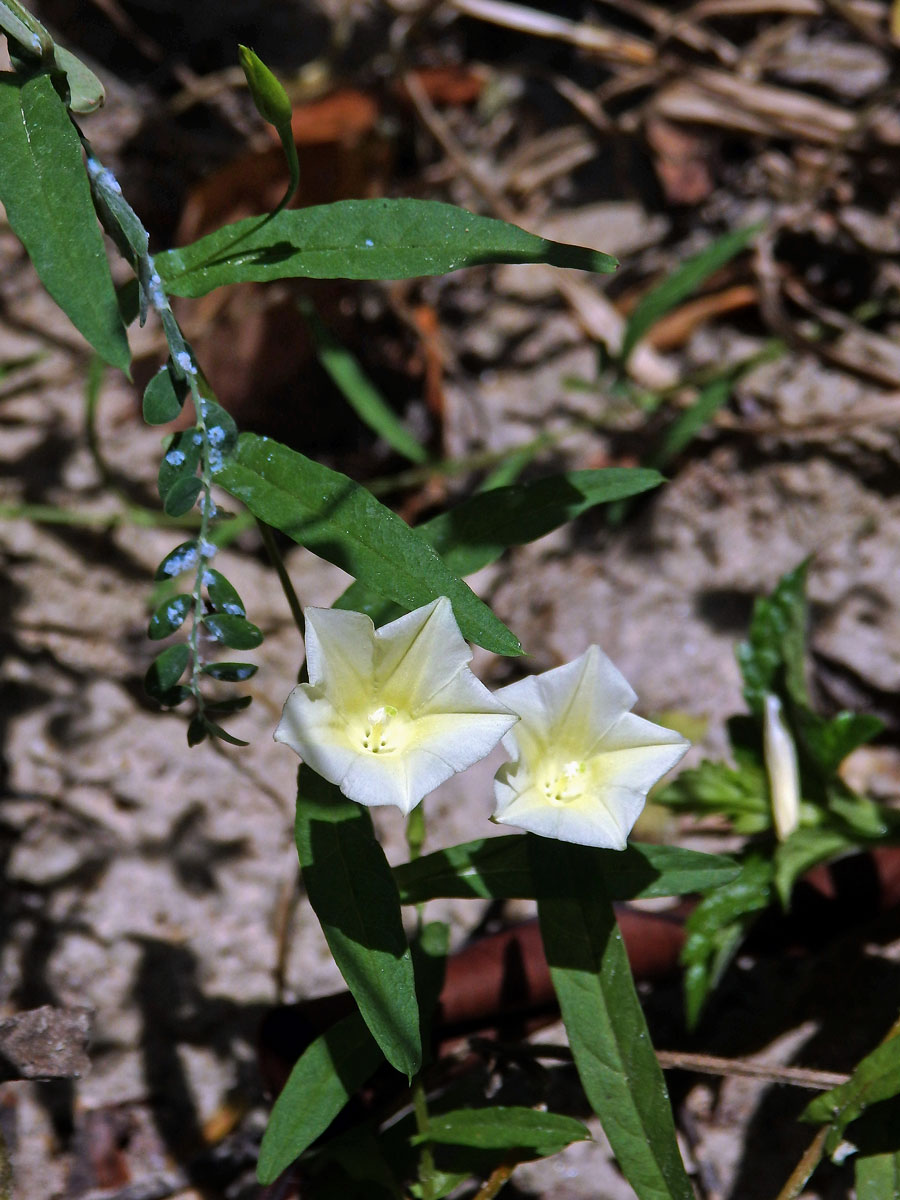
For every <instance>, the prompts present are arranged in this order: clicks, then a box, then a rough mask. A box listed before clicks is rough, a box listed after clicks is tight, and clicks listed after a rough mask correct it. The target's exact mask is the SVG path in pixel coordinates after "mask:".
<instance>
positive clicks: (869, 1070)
mask: <svg viewBox="0 0 900 1200" xmlns="http://www.w3.org/2000/svg"><path fill="white" fill-rule="evenodd" d="M898 1094H900V1037H897V1036H893V1037H889V1038H888V1039H887V1041H884V1042H882V1043H881V1045H880V1046H877V1047H876V1048H875V1049H874V1050H873V1051H872V1053H871V1054H867V1055H866V1057H865V1058H864V1059H863V1060H862V1061H861V1062H860V1063H859V1065H858V1066H857V1068H856V1070H855V1071H854V1072H853V1074H852V1076H851V1077H850V1079H849V1080H848V1081H847V1082H846V1083H842V1084H841V1085H840V1086H839V1087H836V1088H832V1090H831V1091H830V1092H823V1094H822V1095H821V1096H816V1098H815V1099H814V1100H811V1101H810V1103H809V1104H808V1105H807V1106H806V1108H805V1109H804V1110H803V1112H802V1113H801V1114H800V1120H801V1121H810V1122H815V1123H817V1124H820V1125H829V1126H830V1128H829V1131H828V1136H827V1138H826V1140H825V1151H826V1153H828V1154H833V1153H834V1151H835V1149H836V1148H837V1146H838V1144H839V1143H840V1141H841V1138H842V1137H843V1135H844V1130H845V1129H846V1128H847V1126H848V1125H849V1124H850V1122H851V1121H855V1120H856V1118H857V1117H859V1116H861V1115H862V1113H864V1112H865V1111H866V1109H867V1108H869V1106H870V1105H873V1104H877V1103H878V1102H879V1101H882V1100H890V1099H891V1098H892V1097H893V1096H896V1095H898Z"/></svg>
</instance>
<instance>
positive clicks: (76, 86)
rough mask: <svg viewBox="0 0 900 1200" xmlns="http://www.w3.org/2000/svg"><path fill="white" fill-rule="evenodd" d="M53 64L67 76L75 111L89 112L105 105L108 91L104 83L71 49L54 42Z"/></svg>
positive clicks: (71, 102) (70, 102) (70, 103)
mask: <svg viewBox="0 0 900 1200" xmlns="http://www.w3.org/2000/svg"><path fill="white" fill-rule="evenodd" d="M53 65H54V66H55V67H56V69H57V71H60V72H62V74H63V75H65V77H66V86H67V87H68V89H69V101H68V107H69V108H70V109H71V110H72V112H74V113H78V114H87V113H92V112H96V111H97V109H98V108H101V107H102V106H103V102H104V100H105V99H106V91H105V89H104V87H103V84H102V83H101V82H100V80H99V79H98V78H97V76H96V75H95V74H94V72H93V71H92V70H91V69H90V67H88V66H86V65H85V64H84V63H83V62H82V61H81V59H80V58H76V57H75V55H74V54H73V53H72V52H71V50H66V48H65V47H64V46H60V45H58V44H56V43H54V46H53Z"/></svg>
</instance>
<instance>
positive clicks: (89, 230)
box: [0, 74, 131, 372]
mask: <svg viewBox="0 0 900 1200" xmlns="http://www.w3.org/2000/svg"><path fill="white" fill-rule="evenodd" d="M0 161H2V163H3V169H2V171H0V201H2V203H3V205H4V207H5V208H6V215H7V217H8V218H9V223H10V225H11V226H12V228H13V230H14V231H15V233H16V235H17V236H18V237H19V238H20V239H21V241H22V243H23V244H24V246H25V249H26V250H27V251H28V254H29V257H30V258H31V261H32V262H33V263H34V266H35V269H36V271H37V273H38V275H39V276H40V279H41V282H42V283H43V285H44V287H45V288H46V289H47V291H48V292H49V293H50V295H51V296H52V297H53V299H54V300H55V301H56V303H57V304H58V305H59V306H60V308H61V309H62V310H63V312H64V313H65V314H66V316H67V317H68V318H69V320H70V321H71V322H72V323H73V325H75V327H76V328H77V329H78V330H79V332H80V333H82V334H83V335H84V337H85V338H86V339H87V340H88V341H89V342H90V344H91V345H92V346H93V347H94V349H95V350H96V351H97V353H98V354H99V355H100V356H101V357H102V358H103V359H104V360H105V361H106V362H108V363H110V364H111V365H112V366H114V367H119V368H120V369H121V370H122V371H126V372H127V371H128V367H129V363H130V361H131V356H130V353H129V349H128V340H127V338H126V336H125V329H124V326H123V325H122V320H121V318H120V316H119V307H118V304H117V302H116V293H115V289H114V287H113V282H112V277H111V275H110V272H109V263H108V262H107V259H106V251H105V249H104V246H103V238H102V236H101V233H100V226H99V225H98V224H97V218H96V215H95V213H94V206H93V204H92V202H91V193H90V188H89V186H88V181H87V176H86V175H85V170H84V163H83V161H82V157H81V145H80V143H79V141H78V135H77V134H76V132H75V129H74V127H73V125H72V122H71V121H70V119H69V114H68V113H67V112H66V108H65V105H64V104H63V102H62V100H60V98H59V96H58V95H57V94H56V90H55V88H54V87H53V84H52V83H51V81H50V76H49V75H44V74H41V75H35V76H32V77H31V78H30V79H22V78H20V77H19V76H17V75H10V74H6V75H2V74H0Z"/></svg>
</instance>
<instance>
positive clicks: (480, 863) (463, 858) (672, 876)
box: [394, 834, 740, 904]
mask: <svg viewBox="0 0 900 1200" xmlns="http://www.w3.org/2000/svg"><path fill="white" fill-rule="evenodd" d="M590 853H591V854H592V855H593V859H594V869H595V870H596V871H597V873H598V874H601V875H602V876H603V878H604V879H605V881H606V889H607V893H608V895H609V896H610V898H611V899H613V900H635V899H639V898H640V899H647V898H649V897H655V896H681V895H684V894H685V893H687V892H700V891H705V890H706V889H707V888H713V887H718V886H719V885H721V884H723V883H729V882H730V881H731V880H733V879H736V878H737V876H738V875H739V874H740V867H739V866H738V864H737V863H736V862H734V861H733V860H732V859H730V858H724V857H722V856H720V855H718V854H701V853H699V852H698V851H696V850H682V849H681V848H680V847H678V846H654V845H652V844H650V843H641V842H632V843H631V845H630V846H629V847H628V848H627V849H626V850H593V851H591V852H590ZM394 879H395V880H396V881H397V886H398V887H399V889H400V901H401V903H403V904H422V903H424V902H425V901H426V900H435V899H438V898H447V897H468V896H472V897H478V898H480V899H483V900H533V899H535V898H536V896H537V885H536V882H535V880H534V877H533V875H532V872H531V864H530V859H529V850H528V838H527V837H526V836H524V835H522V834H507V835H505V836H502V837H494V838H481V839H480V840H478V841H475V842H465V843H463V844H462V845H459V846H449V847H447V849H445V850H436V851H435V852H434V853H433V854H426V855H424V856H423V857H422V858H417V859H415V860H414V861H413V862H408V863H401V864H400V866H397V867H394Z"/></svg>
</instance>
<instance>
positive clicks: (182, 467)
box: [156, 429, 200, 515]
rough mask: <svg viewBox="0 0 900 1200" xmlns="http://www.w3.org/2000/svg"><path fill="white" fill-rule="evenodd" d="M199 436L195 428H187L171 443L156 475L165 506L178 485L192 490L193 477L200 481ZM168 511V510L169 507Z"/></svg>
mask: <svg viewBox="0 0 900 1200" xmlns="http://www.w3.org/2000/svg"><path fill="white" fill-rule="evenodd" d="M198 438H199V435H198V434H197V431H196V430H195V429H185V430H184V431H183V432H182V433H176V434H175V436H174V437H173V438H172V440H171V442H170V443H169V447H168V449H167V450H166V452H165V454H164V455H163V457H162V461H161V462H160V464H159V472H158V474H157V477H156V487H157V490H158V491H159V496H160V499H161V500H162V502H163V505H164V506H165V505H166V504H167V502H168V500H169V496H170V495H171V494H172V492H173V491H174V490H175V489H176V487H177V488H180V489H181V490H184V489H185V488H187V489H188V490H190V489H191V488H192V486H193V485H192V484H191V482H190V481H191V480H192V479H196V480H197V482H198V483H200V480H199V478H197V467H198V466H199V464H200V444H199V441H198V440H196V439H198ZM197 495H198V493H195V494H194V500H196V498H197ZM191 503H193V501H192V502H191ZM188 507H190V505H189V506H188ZM166 511H167V512H168V508H166ZM170 515H172V514H170Z"/></svg>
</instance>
